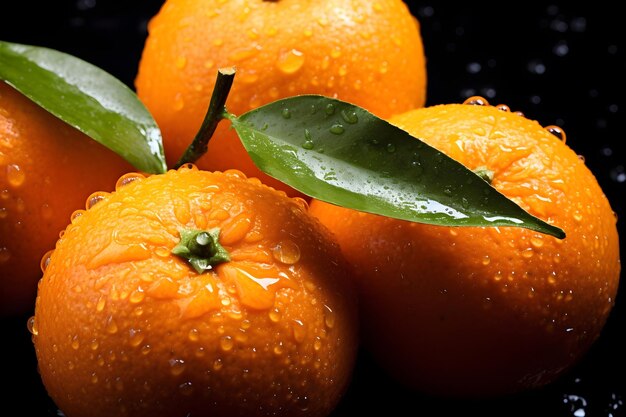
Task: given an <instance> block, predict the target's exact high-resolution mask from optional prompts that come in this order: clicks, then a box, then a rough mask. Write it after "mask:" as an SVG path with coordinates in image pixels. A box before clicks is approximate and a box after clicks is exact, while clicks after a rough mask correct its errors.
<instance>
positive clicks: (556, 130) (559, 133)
mask: <svg viewBox="0 0 626 417" xmlns="http://www.w3.org/2000/svg"><path fill="white" fill-rule="evenodd" d="M545 129H546V130H547V131H548V132H550V133H552V134H553V135H554V136H556V137H557V138H558V139H560V140H562V141H563V143H565V141H566V140H567V136H566V135H565V131H564V130H563V129H562V128H561V127H559V126H555V125H550V126H546V127H545Z"/></svg>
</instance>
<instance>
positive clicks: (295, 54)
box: [276, 49, 305, 74]
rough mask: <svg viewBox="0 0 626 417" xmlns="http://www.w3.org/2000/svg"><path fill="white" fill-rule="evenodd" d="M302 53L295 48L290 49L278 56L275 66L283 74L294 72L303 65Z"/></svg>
mask: <svg viewBox="0 0 626 417" xmlns="http://www.w3.org/2000/svg"><path fill="white" fill-rule="evenodd" d="M304 58H305V57H304V54H303V53H302V52H300V51H298V50H297V49H291V50H289V51H287V52H284V53H282V54H281V55H280V56H279V57H278V61H277V63H276V66H277V67H278V69H279V70H281V71H282V72H283V73H285V74H294V73H296V72H297V71H298V70H299V69H300V68H302V65H304Z"/></svg>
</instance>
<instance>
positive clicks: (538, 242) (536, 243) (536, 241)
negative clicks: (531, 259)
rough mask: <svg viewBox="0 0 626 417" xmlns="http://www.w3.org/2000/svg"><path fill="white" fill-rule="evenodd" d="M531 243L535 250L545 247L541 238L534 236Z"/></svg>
mask: <svg viewBox="0 0 626 417" xmlns="http://www.w3.org/2000/svg"><path fill="white" fill-rule="evenodd" d="M530 243H531V245H533V246H534V247H535V248H540V247H542V246H543V238H541V237H539V236H533V237H531V238H530Z"/></svg>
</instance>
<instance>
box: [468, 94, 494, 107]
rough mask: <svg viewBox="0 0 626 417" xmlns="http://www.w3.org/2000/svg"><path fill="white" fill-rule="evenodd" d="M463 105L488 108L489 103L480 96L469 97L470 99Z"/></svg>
mask: <svg viewBox="0 0 626 417" xmlns="http://www.w3.org/2000/svg"><path fill="white" fill-rule="evenodd" d="M463 104H470V105H473V106H488V105H489V102H488V101H487V99H486V98H484V97H481V96H471V97H468V98H467V99H466V100H465V101H464V102H463Z"/></svg>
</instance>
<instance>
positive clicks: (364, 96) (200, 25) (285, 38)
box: [135, 0, 426, 195]
mask: <svg viewBox="0 0 626 417" xmlns="http://www.w3.org/2000/svg"><path fill="white" fill-rule="evenodd" d="M148 30H149V32H148V37H147V39H146V42H145V46H144V49H143V53H142V56H141V60H140V63H139V68H138V73H137V77H136V80H135V85H136V90H137V94H138V96H139V98H140V99H141V100H142V101H143V102H144V103H145V105H146V106H147V107H148V109H149V110H150V112H151V113H152V114H153V115H154V117H155V119H156V121H157V123H158V125H159V127H160V128H161V131H162V133H163V141H164V148H165V155H166V158H167V161H168V164H169V165H170V166H173V164H175V163H176V162H177V160H178V159H179V158H180V157H181V156H182V154H183V152H184V150H185V149H186V148H187V146H188V145H189V144H190V143H191V140H192V139H193V137H194V136H195V134H196V132H197V131H198V129H199V127H200V125H201V122H202V120H203V118H204V115H205V113H206V110H207V107H208V103H209V99H210V96H211V92H212V90H213V87H214V85H215V78H216V74H217V69H218V68H223V67H233V66H234V67H236V69H237V76H236V77H235V82H234V85H233V88H232V92H231V94H230V96H229V99H228V101H227V102H226V107H227V108H228V110H229V111H230V112H231V113H233V114H235V115H240V114H242V113H244V112H246V111H248V110H251V109H253V108H256V107H259V106H260V105H263V104H266V103H269V102H272V101H274V100H277V99H280V98H285V97H289V96H294V95H298V94H309V93H310V94H323V95H326V96H332V97H336V98H339V99H342V100H345V101H348V102H352V103H354V104H357V105H359V106H362V107H365V108H366V109H368V110H370V111H371V112H373V113H375V114H376V115H378V116H380V117H388V116H390V115H392V114H394V113H400V112H403V111H407V110H410V109H413V108H415V107H421V106H423V105H424V102H425V95H426V68H425V57H424V51H423V44H422V38H421V34H420V27H419V23H418V21H417V19H416V18H415V17H414V16H412V15H411V13H410V11H409V9H408V8H407V6H406V4H405V3H404V2H403V1H401V0H382V1H377V2H370V1H367V0H359V1H354V0H327V1H322V2H320V1H314V0H297V1H296V0H273V1H270V0H253V1H250V0H230V1H222V0H166V1H165V2H164V4H163V6H162V8H161V10H160V11H159V12H158V14H156V15H155V16H154V17H153V19H152V20H151V21H150V23H149V26H148ZM196 164H197V165H198V167H200V168H203V169H207V170H226V169H230V168H236V169H238V170H241V171H243V172H244V173H246V174H247V175H249V176H254V177H258V178H260V179H261V180H262V181H263V182H264V183H266V184H268V185H271V186H273V187H275V188H279V189H283V190H286V191H288V192H289V193H290V194H292V195H296V193H295V192H294V191H293V190H292V189H290V188H289V187H287V186H286V185H285V184H283V183H281V182H279V181H277V180H275V179H273V178H271V177H269V176H267V175H266V174H264V173H262V172H261V171H260V170H259V169H258V168H257V167H256V166H255V165H254V163H253V162H252V160H251V158H250V157H249V156H248V154H247V153H246V151H245V150H244V148H243V146H242V145H241V143H240V142H239V139H238V138H237V136H236V133H235V131H234V130H230V129H229V124H228V123H227V122H223V123H222V125H221V126H220V127H218V130H217V132H216V133H215V135H214V137H213V139H212V140H211V142H210V143H209V149H208V152H207V153H206V154H205V155H204V156H203V157H202V158H200V159H199V160H198V161H196Z"/></svg>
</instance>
